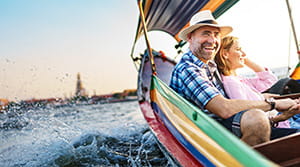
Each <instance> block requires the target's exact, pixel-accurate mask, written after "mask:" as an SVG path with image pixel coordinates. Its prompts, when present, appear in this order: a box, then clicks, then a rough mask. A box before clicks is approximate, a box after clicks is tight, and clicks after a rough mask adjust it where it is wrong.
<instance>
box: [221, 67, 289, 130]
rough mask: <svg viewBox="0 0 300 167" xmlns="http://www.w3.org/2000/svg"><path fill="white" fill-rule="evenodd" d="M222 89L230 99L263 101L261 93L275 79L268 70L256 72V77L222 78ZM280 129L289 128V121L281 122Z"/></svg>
mask: <svg viewBox="0 0 300 167" xmlns="http://www.w3.org/2000/svg"><path fill="white" fill-rule="evenodd" d="M222 79H223V85H224V89H225V91H226V93H227V95H228V97H229V98H230V99H243V100H263V99H264V97H263V96H262V94H261V92H263V91H265V90H267V89H268V88H270V87H271V86H272V85H273V84H274V83H275V82H276V81H277V77H276V76H275V75H274V74H272V73H271V72H270V71H269V70H268V69H266V71H263V72H257V73H256V77H253V78H246V77H242V76H222ZM278 127H280V128H289V127H290V125H289V121H288V120H286V121H281V122H279V124H278Z"/></svg>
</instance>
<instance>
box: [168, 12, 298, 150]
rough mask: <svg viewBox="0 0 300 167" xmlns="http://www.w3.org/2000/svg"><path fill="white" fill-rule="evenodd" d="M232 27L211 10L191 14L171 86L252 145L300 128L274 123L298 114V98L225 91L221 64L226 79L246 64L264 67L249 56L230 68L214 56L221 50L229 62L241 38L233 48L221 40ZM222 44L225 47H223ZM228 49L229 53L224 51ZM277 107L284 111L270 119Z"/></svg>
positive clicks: (254, 67) (221, 53) (219, 53)
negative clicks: (241, 95)
mask: <svg viewBox="0 0 300 167" xmlns="http://www.w3.org/2000/svg"><path fill="white" fill-rule="evenodd" d="M231 31H232V28H231V27H230V26H220V25H218V23H217V22H216V20H215V19H214V17H213V16H212V14H211V12H210V11H202V12H199V13H197V14H195V15H194V16H193V17H192V18H191V21H190V26H189V27H187V28H185V29H184V30H182V31H181V32H180V34H179V37H180V38H181V39H182V40H184V41H187V42H188V43H189V50H188V52H186V53H185V54H184V55H183V56H182V58H181V60H180V61H179V62H178V64H177V65H176V66H175V68H174V71H173V73H172V77H171V82H170V87H171V88H172V89H174V90H175V91H176V92H177V93H178V94H180V95H181V96H183V97H184V98H186V99H187V100H189V101H190V102H192V103H194V104H195V105H196V106H198V107H200V108H201V109H202V110H203V111H204V112H206V113H207V114H208V115H209V116H211V117H212V118H214V119H215V120H216V121H218V122H219V123H220V124H222V125H223V126H224V127H225V128H227V129H228V130H229V131H231V132H232V133H233V134H235V135H236V136H238V137H239V138H241V140H243V141H244V142H246V143H247V144H249V145H251V146H252V145H256V144H260V143H263V142H266V141H269V140H270V139H276V138H279V137H283V136H287V135H290V134H293V133H296V132H298V129H292V128H274V127H271V126H270V122H271V123H273V122H278V121H283V120H287V119H288V118H290V117H291V116H293V115H294V114H297V113H300V105H299V104H298V103H299V101H298V100H292V99H280V100H275V99H274V98H272V95H268V97H264V98H261V99H260V100H258V99H257V100H245V99H230V98H229V97H228V95H227V94H226V93H225V90H226V82H225V85H223V84H222V79H221V76H220V74H219V72H218V68H219V70H220V71H221V72H222V70H223V72H224V73H223V72H222V73H223V79H225V80H226V75H227V76H230V75H232V74H234V70H235V68H239V67H240V66H241V65H243V64H248V65H249V66H251V65H253V69H260V68H259V67H257V66H256V64H255V63H253V62H251V61H250V60H248V59H246V60H245V62H244V63H243V62H242V60H239V61H240V62H239V63H240V64H237V66H236V67H234V68H232V69H229V70H226V69H225V70H224V69H222V66H219V65H218V66H217V65H216V63H215V62H214V61H213V59H214V58H215V57H216V54H217V53H218V55H217V57H218V56H220V58H222V60H220V61H221V62H222V61H224V62H225V61H226V60H223V59H226V55H227V57H228V56H229V52H230V49H232V47H233V44H234V43H235V44H234V45H237V46H238V42H233V41H232V42H233V43H232V45H231V46H230V47H229V48H225V47H224V46H225V45H222V44H221V38H222V37H225V36H226V35H227V34H229V33H230V32H231ZM225 39H226V38H224V40H225ZM223 42H224V41H223ZM224 43H225V42H224ZM220 47H224V48H222V49H221V50H220ZM235 49H237V50H234V51H235V52H237V55H240V57H239V59H241V57H242V56H245V55H244V53H243V52H242V51H241V50H240V48H239V46H238V47H237V48H235ZM219 50H220V52H218V51H219ZM224 51H227V52H226V53H228V54H224ZM231 51H232V50H231ZM231 58H232V57H231ZM228 59H229V57H228ZM216 62H218V60H216ZM224 62H223V63H224ZM231 65H232V64H231ZM260 70H261V69H260ZM263 70H265V69H263ZM227 72H228V73H227ZM257 72H264V71H257ZM229 74H230V75H229ZM224 76H225V77H224ZM224 86H225V89H224ZM229 94H230V93H229ZM273 109H276V110H277V111H279V112H281V113H282V114H280V115H279V116H276V117H274V118H273V119H271V120H269V119H268V116H267V115H266V114H265V112H268V111H271V110H273Z"/></svg>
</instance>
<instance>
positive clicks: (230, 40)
mask: <svg viewBox="0 0 300 167" xmlns="http://www.w3.org/2000/svg"><path fill="white" fill-rule="evenodd" d="M237 40H238V37H234V36H226V37H224V38H223V39H222V41H221V47H220V49H219V51H218V52H217V54H216V56H215V62H216V64H217V66H218V70H219V72H220V73H221V74H223V75H225V76H226V75H230V74H231V69H230V62H229V61H228V59H226V58H225V57H224V56H223V55H224V53H225V51H227V52H228V51H229V49H230V48H231V47H232V45H233V44H234V42H235V41H237Z"/></svg>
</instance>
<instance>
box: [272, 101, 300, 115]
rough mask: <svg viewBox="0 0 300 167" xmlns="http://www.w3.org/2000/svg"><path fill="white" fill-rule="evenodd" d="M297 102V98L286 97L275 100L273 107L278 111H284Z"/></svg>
mask: <svg viewBox="0 0 300 167" xmlns="http://www.w3.org/2000/svg"><path fill="white" fill-rule="evenodd" d="M298 102H299V100H298V99H296V100H292V99H290V98H287V99H278V100H275V109H276V110H277V111H279V112H284V111H287V110H289V109H290V108H291V107H293V106H295V105H297V104H298Z"/></svg>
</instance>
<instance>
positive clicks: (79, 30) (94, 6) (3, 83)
mask: <svg viewBox="0 0 300 167" xmlns="http://www.w3.org/2000/svg"><path fill="white" fill-rule="evenodd" d="M297 1H298V2H297ZM290 2H291V4H292V5H293V6H298V7H299V6H300V2H299V0H290ZM293 16H294V20H295V21H297V18H298V20H299V21H300V10H299V9H296V8H294V11H293ZM137 21H138V8H137V4H136V0H126V1H124V0H109V1H106V0H43V1H40V0H26V1H24V0H0V98H6V99H9V100H12V101H19V100H25V99H31V98H50V97H57V98H59V97H62V98H64V97H71V96H73V95H74V92H75V87H76V75H77V73H80V75H81V79H82V82H83V86H84V88H85V89H86V90H87V92H88V93H89V95H94V94H107V93H113V92H120V91H123V90H124V89H133V88H136V85H137V84H136V83H137V70H136V69H135V66H134V65H133V62H132V61H131V58H130V52H131V47H132V44H133V41H134V37H135V32H136V27H137ZM218 21H219V22H220V23H221V24H226V25H231V26H232V27H233V28H234V31H233V33H232V35H235V36H238V37H239V38H240V39H241V41H242V47H243V49H244V50H245V51H246V53H247V55H248V56H249V57H251V58H252V59H253V60H257V62H258V63H260V64H263V65H268V67H271V68H272V67H282V66H287V65H288V64H290V66H294V65H295V64H296V63H297V61H298V59H297V57H296V56H297V55H296V54H295V53H296V49H295V46H294V45H295V44H294V40H293V38H292V35H291V31H290V22H289V18H288V12H287V8H286V3H285V0H240V2H238V3H237V4H236V5H235V6H234V7H232V8H231V9H230V10H229V11H228V12H227V13H225V14H224V15H223V16H221V17H220V18H219V19H218ZM295 24H296V27H298V30H297V28H296V31H297V32H298V31H299V32H298V36H299V34H300V23H297V22H296V23H295ZM149 38H150V44H151V46H152V48H154V49H157V50H163V51H164V52H166V54H167V55H169V57H174V56H176V51H174V50H173V51H172V50H171V49H172V48H173V45H174V44H175V41H174V40H173V39H172V38H171V37H170V36H169V35H168V34H162V33H157V32H152V33H149ZM298 39H299V37H298ZM143 46H144V42H143V39H141V40H140V41H139V42H138V44H137V49H136V52H135V54H138V53H140V52H141V51H142V50H143V49H141V48H142V47H143ZM288 55H292V56H291V58H290V59H288V57H289V56H288Z"/></svg>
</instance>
